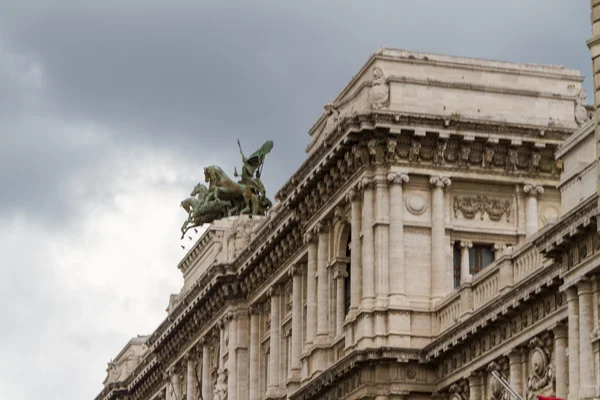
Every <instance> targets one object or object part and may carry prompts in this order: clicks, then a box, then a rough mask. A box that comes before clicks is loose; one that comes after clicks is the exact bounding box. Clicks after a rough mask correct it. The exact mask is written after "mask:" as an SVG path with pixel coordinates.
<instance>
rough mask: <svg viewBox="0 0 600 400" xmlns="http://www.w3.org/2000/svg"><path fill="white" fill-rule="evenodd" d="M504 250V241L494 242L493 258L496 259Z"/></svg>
mask: <svg viewBox="0 0 600 400" xmlns="http://www.w3.org/2000/svg"><path fill="white" fill-rule="evenodd" d="M504 250H506V245H505V244H504V243H496V244H495V245H494V259H495V260H497V259H499V258H500V257H502V253H503V252H504Z"/></svg>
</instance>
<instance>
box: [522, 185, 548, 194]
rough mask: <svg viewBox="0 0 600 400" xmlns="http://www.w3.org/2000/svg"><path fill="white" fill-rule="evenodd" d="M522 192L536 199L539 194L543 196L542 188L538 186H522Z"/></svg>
mask: <svg viewBox="0 0 600 400" xmlns="http://www.w3.org/2000/svg"><path fill="white" fill-rule="evenodd" d="M523 192H524V193H525V194H527V195H528V196H532V197H537V196H538V195H540V194H544V188H543V187H542V186H540V185H535V184H529V183H528V184H526V185H523Z"/></svg>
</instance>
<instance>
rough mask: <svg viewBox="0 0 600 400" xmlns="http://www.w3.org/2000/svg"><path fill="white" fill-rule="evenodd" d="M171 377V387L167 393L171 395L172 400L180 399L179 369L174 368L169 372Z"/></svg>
mask: <svg viewBox="0 0 600 400" xmlns="http://www.w3.org/2000/svg"><path fill="white" fill-rule="evenodd" d="M170 375H171V387H170V388H169V389H168V392H169V393H170V394H171V398H172V399H177V400H180V399H181V379H180V377H179V367H178V366H175V367H173V369H172V370H171V372H170Z"/></svg>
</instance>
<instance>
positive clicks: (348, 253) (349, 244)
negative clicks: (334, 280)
mask: <svg viewBox="0 0 600 400" xmlns="http://www.w3.org/2000/svg"><path fill="white" fill-rule="evenodd" d="M351 256H352V234H351V233H348V241H347V242H346V257H348V263H347V264H346V277H345V278H344V315H348V311H350V290H351V287H350V274H351V270H352V269H351V268H350V258H351Z"/></svg>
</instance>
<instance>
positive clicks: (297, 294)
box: [290, 265, 302, 380]
mask: <svg viewBox="0 0 600 400" xmlns="http://www.w3.org/2000/svg"><path fill="white" fill-rule="evenodd" d="M290 275H291V276H292V349H291V363H290V364H291V370H292V371H291V376H290V378H291V379H293V380H299V379H300V373H301V372H302V364H301V363H300V357H301V356H302V267H301V266H300V265H294V266H292V268H290Z"/></svg>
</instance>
